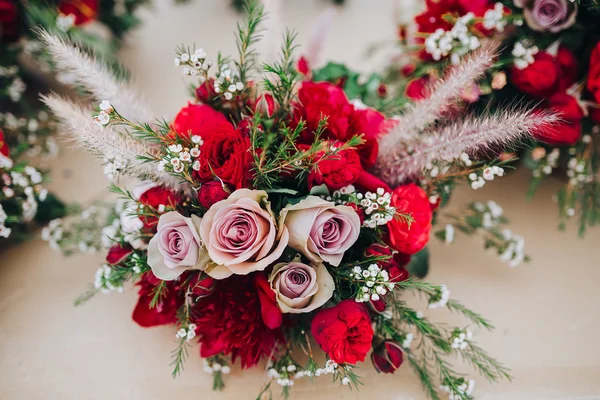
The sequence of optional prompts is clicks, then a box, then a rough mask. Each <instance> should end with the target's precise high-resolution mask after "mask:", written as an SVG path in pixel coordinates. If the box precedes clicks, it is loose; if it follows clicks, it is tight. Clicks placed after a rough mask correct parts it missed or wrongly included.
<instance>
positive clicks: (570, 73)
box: [384, 0, 600, 235]
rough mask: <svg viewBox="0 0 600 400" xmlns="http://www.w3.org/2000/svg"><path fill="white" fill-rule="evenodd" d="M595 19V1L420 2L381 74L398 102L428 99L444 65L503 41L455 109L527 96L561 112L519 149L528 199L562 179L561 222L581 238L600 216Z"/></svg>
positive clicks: (599, 54)
mask: <svg viewBox="0 0 600 400" xmlns="http://www.w3.org/2000/svg"><path fill="white" fill-rule="evenodd" d="M599 16H600V5H599V4H598V2H597V1H595V0H577V1H575V0H506V1H500V2H495V1H491V0H489V1H488V0H482V1H472V2H466V1H452V0H442V1H427V2H426V7H425V10H424V11H423V12H422V13H421V14H419V15H417V16H416V17H415V19H414V23H413V24H411V25H410V26H401V28H400V41H401V43H402V48H403V51H404V53H403V54H402V55H400V56H399V57H397V59H395V60H394V63H393V66H392V67H391V68H390V69H389V71H387V76H386V78H385V79H384V81H386V82H387V83H389V85H388V86H387V88H388V89H389V90H390V91H392V92H393V94H392V97H394V98H396V101H397V102H399V103H402V102H403V101H409V100H411V99H412V100H414V99H419V98H423V97H427V96H429V89H428V88H429V82H431V81H432V80H435V79H437V77H438V76H439V75H440V74H441V73H443V71H444V70H445V68H447V67H448V66H449V65H450V66H451V65H456V64H458V63H460V62H461V59H462V58H464V57H465V56H468V55H469V54H471V53H472V52H473V51H477V49H479V48H480V47H481V46H482V45H483V44H484V42H486V41H494V42H500V43H501V46H502V47H503V48H504V49H505V51H503V52H502V53H501V54H500V55H499V56H498V57H497V58H496V59H495V60H494V62H493V63H492V64H491V65H490V67H489V68H488V69H487V71H486V74H485V75H484V76H482V78H481V79H480V80H479V81H478V82H476V83H472V84H470V85H469V86H466V87H464V88H462V101H461V104H460V105H459V106H460V107H461V108H467V107H468V108H470V109H474V110H476V111H477V112H487V111H488V110H502V109H503V108H506V107H507V105H509V104H514V103H515V102H516V101H530V102H533V103H535V104H537V109H538V110H540V111H541V112H543V111H546V110H551V111H552V112H555V113H557V114H558V115H560V117H561V118H562V121H561V122H560V123H559V124H557V125H555V126H552V127H547V129H543V130H534V131H533V132H532V133H533V139H532V140H530V141H528V142H527V143H526V146H524V147H523V148H521V149H519V151H518V154H519V155H520V158H521V160H522V163H521V165H523V166H524V167H526V168H528V169H529V170H530V171H531V176H532V178H531V186H530V191H529V195H530V196H533V195H534V194H535V191H536V189H537V188H538V187H539V185H540V184H542V182H543V181H544V180H545V179H546V178H547V177H549V176H558V177H560V178H561V179H562V180H563V181H564V185H563V186H562V187H561V188H560V190H559V191H558V193H557V194H556V201H557V203H558V207H559V218H560V224H559V226H560V227H561V228H564V227H565V226H566V223H567V221H568V220H569V219H575V218H576V219H577V224H578V226H579V233H580V235H583V234H584V233H585V231H586V229H588V227H591V226H594V225H597V224H598V223H600V190H599V188H600V186H599V184H598V161H599V160H600V155H599V153H598V150H599V148H598V144H597V135H598V132H599V131H600V129H599V127H598V124H599V123H600V105H599V103H600V89H599V88H600V84H599V83H598V82H599V78H598V77H599V76H600V72H599V71H600V30H599V29H598V24H597V21H598V17H599ZM513 155H514V153H503V152H500V151H498V152H497V154H496V156H497V157H498V158H500V159H507V158H510V157H512V156H513ZM473 184H475V181H474V180H473Z"/></svg>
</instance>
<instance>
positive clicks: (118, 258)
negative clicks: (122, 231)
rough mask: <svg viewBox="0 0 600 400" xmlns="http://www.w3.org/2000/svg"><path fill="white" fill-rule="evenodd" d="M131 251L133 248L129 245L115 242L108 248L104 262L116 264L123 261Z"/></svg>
mask: <svg viewBox="0 0 600 400" xmlns="http://www.w3.org/2000/svg"><path fill="white" fill-rule="evenodd" d="M131 253H133V249H132V248H131V246H129V245H127V244H126V245H124V246H121V245H120V244H115V245H114V246H112V247H111V248H110V249H108V254H107V255H106V262H107V263H109V264H110V265H118V264H120V263H122V262H123V261H125V259H126V258H127V257H129V255H130V254H131Z"/></svg>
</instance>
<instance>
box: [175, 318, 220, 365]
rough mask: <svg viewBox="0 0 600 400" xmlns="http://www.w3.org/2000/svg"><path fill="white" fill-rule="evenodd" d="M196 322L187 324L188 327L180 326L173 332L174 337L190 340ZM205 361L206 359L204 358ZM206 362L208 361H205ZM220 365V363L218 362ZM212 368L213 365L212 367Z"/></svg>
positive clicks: (194, 330) (193, 333) (193, 335)
mask: <svg viewBox="0 0 600 400" xmlns="http://www.w3.org/2000/svg"><path fill="white" fill-rule="evenodd" d="M196 328H197V327H196V324H189V326H188V328H187V329H185V328H180V329H179V330H178V331H177V333H176V334H175V337H176V338H177V339H185V340H188V341H189V340H192V339H193V338H195V337H196ZM204 361H206V360H204ZM207 364H208V363H207ZM219 365H220V364H219ZM212 369H213V370H214V365H213V368H212Z"/></svg>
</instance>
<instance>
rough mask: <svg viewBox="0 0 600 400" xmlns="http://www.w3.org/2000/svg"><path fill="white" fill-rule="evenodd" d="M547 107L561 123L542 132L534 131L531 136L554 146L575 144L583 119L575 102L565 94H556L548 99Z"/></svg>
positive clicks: (581, 111)
mask: <svg viewBox="0 0 600 400" xmlns="http://www.w3.org/2000/svg"><path fill="white" fill-rule="evenodd" d="M547 107H548V108H549V109H551V110H553V111H554V112H556V113H557V114H558V115H559V116H560V117H561V119H562V121H561V122H559V123H558V124H555V125H552V126H549V127H546V128H544V129H543V130H541V129H537V130H534V131H533V132H532V134H533V136H534V137H535V138H536V139H538V140H540V141H542V142H545V143H548V144H551V145H555V146H560V145H572V144H575V143H577V141H578V140H579V137H580V136H581V120H582V119H583V117H584V114H583V110H582V109H581V106H580V105H579V103H578V102H577V100H576V99H575V98H574V97H573V96H571V95H568V94H566V93H556V94H554V95H552V96H551V97H550V98H549V99H548V101H547Z"/></svg>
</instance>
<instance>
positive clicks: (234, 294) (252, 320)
mask: <svg viewBox="0 0 600 400" xmlns="http://www.w3.org/2000/svg"><path fill="white" fill-rule="evenodd" d="M213 290H214V291H213V293H212V294H211V295H210V296H207V297H205V298H203V299H200V300H199V301H198V303H197V304H196V305H195V306H194V309H193V321H194V323H195V324H196V326H197V327H198V328H197V330H196V332H197V334H198V337H199V341H200V343H201V346H200V356H201V357H203V358H206V357H211V356H214V355H216V354H220V353H223V354H225V355H229V354H231V357H232V359H233V361H234V362H235V360H236V359H237V358H238V357H239V358H240V360H241V362H242V367H243V368H249V367H252V366H254V365H256V364H257V363H258V362H259V360H260V359H261V357H263V356H268V355H269V354H271V352H272V351H273V349H274V348H275V346H276V345H277V342H278V341H280V340H281V332H280V330H279V329H270V328H269V327H268V326H267V324H266V323H265V322H264V320H263V315H262V312H261V302H260V300H259V290H258V289H257V287H256V285H255V279H254V277H253V275H247V276H242V275H234V276H232V277H231V278H228V279H226V280H224V281H218V282H217V283H216V284H215V287H214V289H213Z"/></svg>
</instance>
